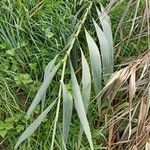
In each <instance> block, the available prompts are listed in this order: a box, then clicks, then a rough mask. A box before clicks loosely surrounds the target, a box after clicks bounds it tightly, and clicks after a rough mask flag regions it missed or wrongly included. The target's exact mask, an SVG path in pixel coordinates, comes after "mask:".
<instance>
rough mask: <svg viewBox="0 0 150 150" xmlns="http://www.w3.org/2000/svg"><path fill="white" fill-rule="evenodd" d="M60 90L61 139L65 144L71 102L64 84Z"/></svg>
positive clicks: (68, 127)
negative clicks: (61, 109) (61, 91)
mask: <svg viewBox="0 0 150 150" xmlns="http://www.w3.org/2000/svg"><path fill="white" fill-rule="evenodd" d="M62 89H63V137H64V142H65V144H66V143H67V138H68V133H69V129H70V123H71V117H72V108H73V100H72V96H71V94H70V92H69V91H68V90H67V88H66V86H65V84H64V83H63V84H62Z"/></svg>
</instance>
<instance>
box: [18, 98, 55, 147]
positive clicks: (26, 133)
mask: <svg viewBox="0 0 150 150" xmlns="http://www.w3.org/2000/svg"><path fill="white" fill-rule="evenodd" d="M55 103H56V100H54V101H53V102H52V103H51V104H50V105H49V106H48V107H47V108H46V109H45V110H44V111H43V112H42V113H41V115H40V116H39V117H38V118H37V119H36V120H34V121H33V123H31V124H30V125H29V127H28V128H27V129H26V130H25V131H24V132H23V133H22V134H21V136H20V137H19V139H18V141H17V143H16V145H15V149H17V148H18V147H19V145H20V144H21V143H22V142H23V141H24V140H25V139H27V138H28V137H29V136H30V135H31V134H32V133H33V132H34V131H35V130H36V129H37V128H38V126H39V125H40V124H41V122H42V121H43V119H44V118H45V117H46V115H47V114H48V112H49V111H50V110H51V109H52V108H53V106H54V104H55Z"/></svg>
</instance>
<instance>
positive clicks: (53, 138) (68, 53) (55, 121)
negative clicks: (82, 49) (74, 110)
mask: <svg viewBox="0 0 150 150" xmlns="http://www.w3.org/2000/svg"><path fill="white" fill-rule="evenodd" d="M91 7H92V2H91V3H90V4H89V6H88V8H87V9H86V11H85V13H84V15H83V19H82V20H81V21H80V23H79V25H78V27H77V30H76V32H75V34H74V37H73V39H72V41H71V44H70V46H69V48H68V50H67V52H66V55H65V57H64V59H63V60H62V62H63V69H62V75H61V80H60V87H59V93H58V103H57V108H56V115H55V120H54V129H53V135H52V142H51V150H53V147H54V141H55V135H56V127H57V121H58V117H59V110H60V102H61V93H62V86H61V84H62V83H63V81H64V76H65V68H66V64H67V59H68V57H69V56H70V52H71V50H72V48H73V45H74V43H75V41H76V37H78V35H79V33H80V31H81V28H82V26H83V24H84V22H85V20H86V18H87V15H88V13H89V11H90V9H91Z"/></svg>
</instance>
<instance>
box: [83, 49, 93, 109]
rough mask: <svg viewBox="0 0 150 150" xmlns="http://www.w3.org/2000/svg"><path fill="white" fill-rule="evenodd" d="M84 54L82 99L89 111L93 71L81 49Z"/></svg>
mask: <svg viewBox="0 0 150 150" xmlns="http://www.w3.org/2000/svg"><path fill="white" fill-rule="evenodd" d="M81 56H82V99H83V103H84V106H85V110H86V111H87V108H88V104H89V101H90V95H91V73H90V69H89V65H88V63H87V60H86V58H85V56H84V54H83V52H82V50H81Z"/></svg>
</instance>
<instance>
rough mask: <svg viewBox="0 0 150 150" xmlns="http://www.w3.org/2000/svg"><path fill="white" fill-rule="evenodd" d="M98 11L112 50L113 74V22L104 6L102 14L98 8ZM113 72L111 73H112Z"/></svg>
mask: <svg viewBox="0 0 150 150" xmlns="http://www.w3.org/2000/svg"><path fill="white" fill-rule="evenodd" d="M96 10H97V14H98V17H99V20H100V22H101V25H102V28H103V33H104V35H105V37H106V39H107V41H108V46H109V48H110V51H109V53H110V61H111V63H112V67H111V69H112V72H113V68H114V65H113V64H114V52H113V36H112V30H111V22H110V19H109V16H108V15H107V13H106V11H105V10H104V8H103V6H102V5H101V11H102V13H101V12H100V11H99V9H98V8H96ZM112 72H111V73H112Z"/></svg>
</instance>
